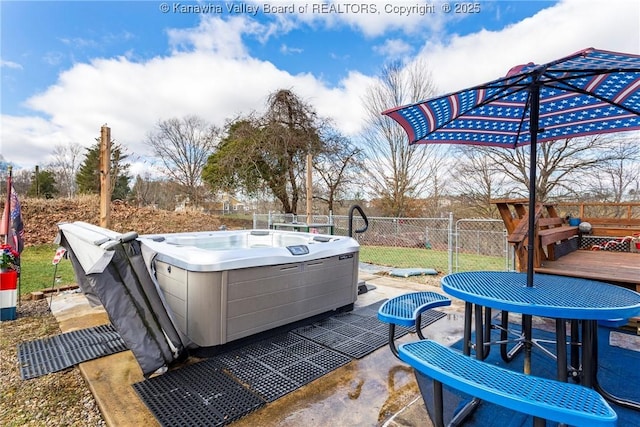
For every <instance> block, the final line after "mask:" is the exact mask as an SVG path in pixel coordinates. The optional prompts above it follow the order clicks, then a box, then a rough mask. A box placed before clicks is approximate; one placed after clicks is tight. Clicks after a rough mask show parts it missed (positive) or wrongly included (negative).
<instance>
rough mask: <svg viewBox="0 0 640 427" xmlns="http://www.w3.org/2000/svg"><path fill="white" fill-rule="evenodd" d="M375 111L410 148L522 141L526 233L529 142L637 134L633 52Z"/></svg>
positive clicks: (603, 54)
mask: <svg viewBox="0 0 640 427" xmlns="http://www.w3.org/2000/svg"><path fill="white" fill-rule="evenodd" d="M382 114H384V115H386V116H389V117H390V118H392V119H393V120H395V121H396V122H398V123H399V124H400V125H401V126H402V127H403V128H404V130H405V131H406V132H407V135H408V137H409V143H410V144H437V143H443V144H468V145H489V146H499V147H509V148H516V147H519V146H522V145H529V144H530V145H531V157H530V166H529V168H530V170H529V173H530V179H529V182H530V188H529V218H528V219H529V230H533V228H534V226H535V213H534V211H535V182H536V166H535V165H536V145H537V143H538V142H545V141H553V140H558V139H564V138H572V137H579V136H587V135H594V134H602V133H610V132H623V131H632V130H640V55H634V54H628V53H618V52H609V51H605V50H598V49H593V48H589V49H584V50H581V51H579V52H576V53H574V54H572V55H569V56H567V57H564V58H562V59H558V60H556V61H553V62H549V63H547V64H542V65H536V64H533V63H529V64H526V65H519V66H516V67H513V68H512V69H511V70H510V71H509V72H508V73H507V75H506V77H503V78H500V79H497V80H493V81H491V82H488V83H485V84H481V85H478V86H474V87H471V88H469V89H464V90H461V91H459V92H455V93H451V94H448V95H444V96H440V97H437V98H433V99H429V100H426V101H421V102H418V103H415V104H411V105H405V106H400V107H395V108H391V109H389V110H386V111H384V112H383V113H382ZM531 240H532V239H528V245H527V250H528V260H527V285H529V286H532V284H533V242H532V241H531Z"/></svg>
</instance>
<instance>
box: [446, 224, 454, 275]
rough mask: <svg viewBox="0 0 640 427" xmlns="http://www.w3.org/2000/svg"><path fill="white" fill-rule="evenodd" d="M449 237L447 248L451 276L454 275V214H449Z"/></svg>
mask: <svg viewBox="0 0 640 427" xmlns="http://www.w3.org/2000/svg"><path fill="white" fill-rule="evenodd" d="M448 234H449V236H448V238H447V240H448V242H447V247H448V250H449V262H448V264H449V274H451V273H453V212H449V233H448Z"/></svg>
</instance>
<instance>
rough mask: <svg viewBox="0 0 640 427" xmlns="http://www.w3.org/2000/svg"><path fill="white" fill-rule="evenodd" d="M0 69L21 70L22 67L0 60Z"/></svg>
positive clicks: (15, 63)
mask: <svg viewBox="0 0 640 427" xmlns="http://www.w3.org/2000/svg"><path fill="white" fill-rule="evenodd" d="M0 68H13V69H14V70H22V65H20V64H18V63H17V62H13V61H5V60H1V61H0Z"/></svg>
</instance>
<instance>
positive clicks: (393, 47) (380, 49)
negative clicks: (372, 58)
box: [373, 39, 413, 58]
mask: <svg viewBox="0 0 640 427" xmlns="http://www.w3.org/2000/svg"><path fill="white" fill-rule="evenodd" d="M412 50H413V48H412V47H411V45H410V44H409V43H407V42H405V41H404V40H400V39H389V40H386V41H385V42H384V43H383V44H382V45H379V46H374V47H373V51H374V52H376V53H377V54H379V55H382V56H384V57H387V58H402V57H405V56H407V55H408V54H409V53H411V51H412Z"/></svg>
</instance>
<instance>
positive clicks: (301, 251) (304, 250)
mask: <svg viewBox="0 0 640 427" xmlns="http://www.w3.org/2000/svg"><path fill="white" fill-rule="evenodd" d="M287 249H289V252H291V255H307V254H308V253H309V248H308V247H307V246H306V245H291V246H287Z"/></svg>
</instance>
